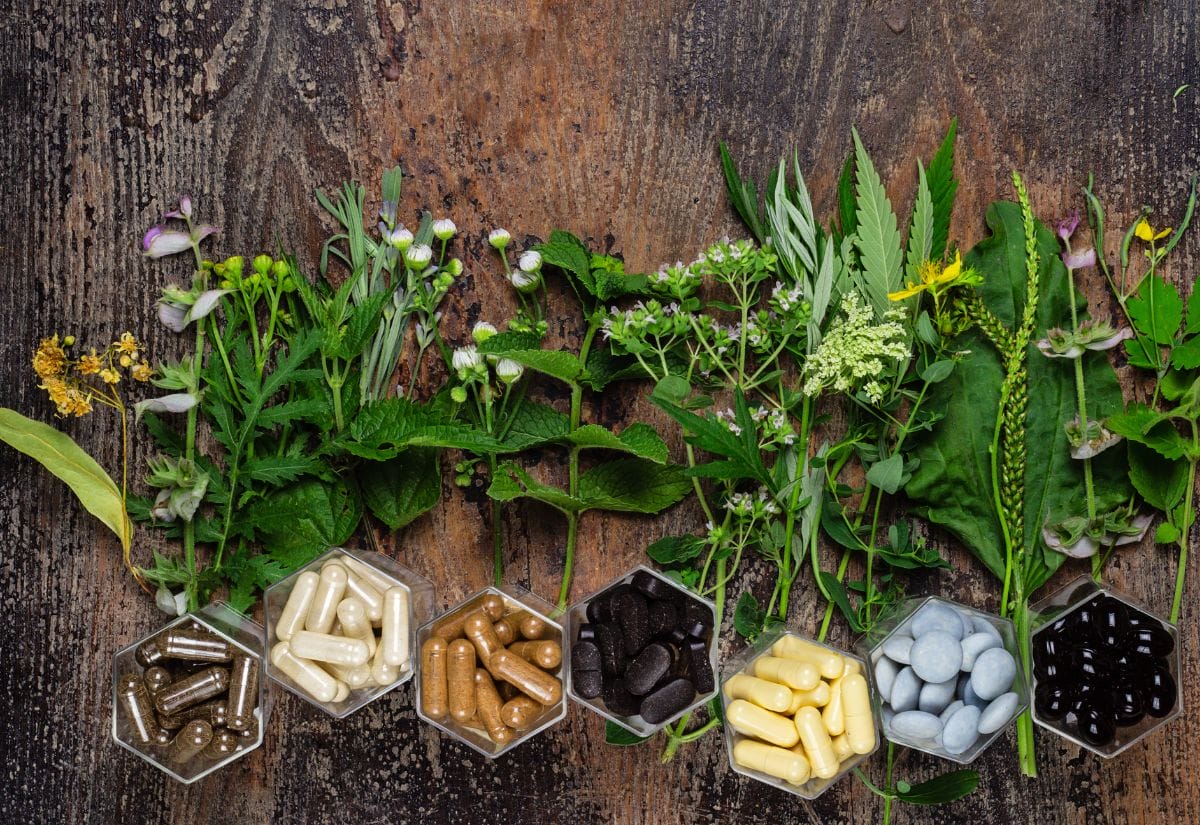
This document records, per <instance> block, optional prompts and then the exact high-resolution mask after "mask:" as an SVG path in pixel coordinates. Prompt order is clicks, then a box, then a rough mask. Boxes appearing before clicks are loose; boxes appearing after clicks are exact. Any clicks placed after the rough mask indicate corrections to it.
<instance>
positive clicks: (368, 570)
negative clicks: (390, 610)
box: [338, 556, 396, 593]
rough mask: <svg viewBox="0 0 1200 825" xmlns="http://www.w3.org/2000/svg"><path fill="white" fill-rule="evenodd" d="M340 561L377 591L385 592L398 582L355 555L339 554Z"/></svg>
mask: <svg viewBox="0 0 1200 825" xmlns="http://www.w3.org/2000/svg"><path fill="white" fill-rule="evenodd" d="M338 561H339V562H341V563H342V564H344V565H345V566H346V569H347V570H349V571H351V572H353V573H354V575H356V576H358V578H360V579H361V580H363V581H364V582H366V583H367V584H369V585H370V586H371V587H372V588H373V589H374V590H375V592H376V593H383V592H384V591H385V590H387V589H388V588H389V587H392V586H393V585H395V584H396V583H395V582H394V581H392V579H390V578H388V577H387V576H385V575H383V574H382V573H380V572H379V571H378V570H376V569H375V568H374V567H371V566H370V565H369V564H366V563H364V562H361V561H359V560H358V559H356V558H354V557H353V556H339V557H338Z"/></svg>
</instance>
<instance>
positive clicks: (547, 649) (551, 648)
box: [508, 639, 562, 670]
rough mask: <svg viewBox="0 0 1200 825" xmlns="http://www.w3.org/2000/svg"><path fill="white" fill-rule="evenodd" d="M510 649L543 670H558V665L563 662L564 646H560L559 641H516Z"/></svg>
mask: <svg viewBox="0 0 1200 825" xmlns="http://www.w3.org/2000/svg"><path fill="white" fill-rule="evenodd" d="M508 649H509V650H511V651H512V652H513V653H515V654H517V655H518V656H520V657H521V658H522V659H524V660H525V661H527V662H530V663H532V664H535V665H537V666H538V667H540V668H541V669H542V670H558V666H559V665H560V664H562V648H560V647H559V646H558V642H555V641H552V640H550V639H542V640H540V641H530V642H514V643H513V644H511V645H509V646H508Z"/></svg>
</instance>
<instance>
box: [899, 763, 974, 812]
mask: <svg viewBox="0 0 1200 825" xmlns="http://www.w3.org/2000/svg"><path fill="white" fill-rule="evenodd" d="M898 785H899V783H897V789H896V791H897V796H899V797H900V799H902V800H903V801H905V802H907V803H908V804H909V805H941V804H942V803H944V802H953V801H955V800H956V799H962V798H963V797H964V796H967V795H968V794H970V793H971V792H972V791H974V790H975V788H976V787H977V786H978V785H979V772H978V771H970V770H961V771H951V772H950V773H944V774H942V775H941V776H935V777H934V778H933V779H930V780H927V781H925V782H918V783H917V784H916V785H912V786H910V787H909V789H908V790H906V791H901V790H900V789H899V787H898Z"/></svg>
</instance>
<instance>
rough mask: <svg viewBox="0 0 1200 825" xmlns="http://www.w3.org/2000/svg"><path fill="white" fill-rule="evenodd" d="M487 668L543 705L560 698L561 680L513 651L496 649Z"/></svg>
mask: <svg viewBox="0 0 1200 825" xmlns="http://www.w3.org/2000/svg"><path fill="white" fill-rule="evenodd" d="M488 670H490V671H491V672H492V673H494V674H495V675H496V677H497V678H500V679H503V680H504V681H506V682H508V683H509V684H511V685H515V686H516V687H517V688H518V689H519V690H520V691H521V692H522V693H524V694H525V695H526V696H528V697H530V698H531V699H536V700H537V701H538V702H541V703H542V704H543V705H555V704H558V702H559V700H560V699H562V682H560V681H559V680H558V679H556V678H555V677H553V676H551V675H550V674H549V673H547V672H546V671H544V670H542V669H541V668H539V667H538V666H537V665H533V664H530V663H529V662H527V661H525V660H524V659H522V658H521V657H520V656H518V655H517V654H515V653H509V652H508V651H507V650H503V649H501V650H497V651H496V652H495V653H494V654H492V658H491V667H490V668H488Z"/></svg>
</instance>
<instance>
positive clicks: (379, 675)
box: [371, 642, 400, 687]
mask: <svg viewBox="0 0 1200 825" xmlns="http://www.w3.org/2000/svg"><path fill="white" fill-rule="evenodd" d="M399 678H400V669H399V668H396V667H392V666H391V665H389V664H388V663H387V660H386V659H384V658H383V644H382V642H381V643H380V645H379V647H378V648H376V649H375V658H374V659H372V660H371V679H372V681H374V682H375V684H377V685H379V686H380V687H387V686H388V685H390V684H392V682H395V681H396V680H397V679H399Z"/></svg>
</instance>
